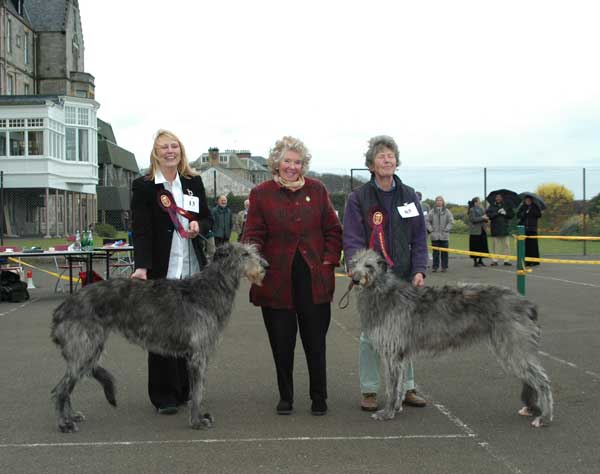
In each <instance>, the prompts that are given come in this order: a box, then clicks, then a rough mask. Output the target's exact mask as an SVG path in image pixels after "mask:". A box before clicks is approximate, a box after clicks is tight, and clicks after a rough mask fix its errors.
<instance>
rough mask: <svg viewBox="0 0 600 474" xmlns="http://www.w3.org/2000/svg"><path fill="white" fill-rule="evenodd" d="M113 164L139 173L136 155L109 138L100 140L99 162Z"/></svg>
mask: <svg viewBox="0 0 600 474" xmlns="http://www.w3.org/2000/svg"><path fill="white" fill-rule="evenodd" d="M100 163H105V164H113V165H115V166H119V167H121V168H124V169H126V170H129V171H135V172H136V173H139V171H140V169H139V168H138V165H137V161H135V155H134V154H133V153H131V152H130V151H128V150H126V149H125V148H121V147H120V146H119V145H116V144H115V143H112V142H109V141H108V140H99V141H98V164H100Z"/></svg>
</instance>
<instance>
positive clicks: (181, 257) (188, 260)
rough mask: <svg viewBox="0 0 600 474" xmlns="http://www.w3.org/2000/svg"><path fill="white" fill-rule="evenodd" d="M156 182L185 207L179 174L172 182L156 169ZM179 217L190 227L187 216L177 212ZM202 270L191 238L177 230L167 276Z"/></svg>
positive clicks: (176, 202)
mask: <svg viewBox="0 0 600 474" xmlns="http://www.w3.org/2000/svg"><path fill="white" fill-rule="evenodd" d="M154 183H155V184H162V185H163V186H164V188H165V189H166V190H167V191H169V192H170V193H171V194H172V195H173V199H175V204H177V207H183V187H182V186H181V178H180V177H179V174H178V175H177V177H176V178H175V179H174V180H173V182H172V183H170V182H169V181H167V179H166V178H165V177H164V175H163V174H162V172H161V171H160V169H157V170H156V173H155V176H154ZM177 218H178V219H179V222H181V225H182V226H183V228H184V229H185V230H188V229H189V225H190V222H189V220H188V219H186V218H185V217H183V216H181V215H179V214H177ZM199 271H200V266H199V265H198V260H197V259H196V254H195V253H194V249H193V247H192V241H191V240H190V239H184V238H182V237H181V236H180V235H179V232H177V230H175V231H174V232H173V240H172V241H171V253H170V255H169V269H168V270H167V278H172V279H179V278H185V277H187V276H190V275H193V274H194V273H198V272H199Z"/></svg>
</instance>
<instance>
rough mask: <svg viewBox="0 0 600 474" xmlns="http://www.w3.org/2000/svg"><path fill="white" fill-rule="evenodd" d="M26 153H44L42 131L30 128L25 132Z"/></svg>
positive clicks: (36, 154)
mask: <svg viewBox="0 0 600 474" xmlns="http://www.w3.org/2000/svg"><path fill="white" fill-rule="evenodd" d="M27 144H28V146H29V149H28V154H29V155H34V156H39V155H43V154H44V132H42V131H41V130H36V131H33V130H30V131H28V132H27Z"/></svg>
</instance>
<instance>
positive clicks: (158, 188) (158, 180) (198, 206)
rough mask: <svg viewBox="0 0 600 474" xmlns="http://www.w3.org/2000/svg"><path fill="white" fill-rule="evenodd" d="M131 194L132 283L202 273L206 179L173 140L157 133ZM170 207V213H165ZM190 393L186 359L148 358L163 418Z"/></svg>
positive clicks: (151, 388) (207, 219)
mask: <svg viewBox="0 0 600 474" xmlns="http://www.w3.org/2000/svg"><path fill="white" fill-rule="evenodd" d="M132 191H133V193H132V199H131V211H132V230H133V244H134V261H135V271H134V272H133V274H132V275H131V277H132V278H140V279H142V280H145V279H158V278H185V277H187V276H189V275H191V274H193V273H196V272H198V271H200V269H201V268H202V266H204V265H205V263H206V257H205V256H204V253H203V250H202V241H201V237H199V235H200V234H203V233H206V232H208V231H209V230H210V229H211V228H212V216H211V213H210V211H209V209H208V206H207V204H206V194H205V192H204V185H203V184H202V178H200V176H198V175H196V173H195V171H194V170H193V169H192V168H190V166H189V164H188V160H187V157H186V154H185V149H184V147H183V144H182V143H181V142H180V140H179V139H178V138H177V137H176V136H175V134H173V133H171V132H169V131H166V130H159V131H158V132H157V134H156V137H155V139H154V144H153V146H152V153H151V154H150V171H149V173H148V175H146V176H142V177H140V178H137V179H136V180H135V181H133V183H132ZM167 192H168V193H167ZM161 196H162V197H163V199H160V198H161ZM165 196H166V198H165ZM175 206H177V207H179V208H182V209H184V210H185V211H187V213H185V214H186V216H185V217H184V216H183V215H180V214H178V213H176V212H173V210H174V207H175ZM168 207H171V211H172V212H170V213H169V212H167V208H168ZM177 316H178V315H177V314H173V317H174V318H175V317H177ZM189 390H190V389H189V381H188V372H187V363H186V360H185V359H184V358H174V357H165V356H162V355H159V354H155V353H152V352H150V353H149V354H148V393H149V395H150V401H151V402H152V404H153V405H154V406H155V407H156V409H157V410H158V412H159V413H161V414H173V413H176V412H177V406H178V405H182V404H184V403H186V402H187V400H188V399H189Z"/></svg>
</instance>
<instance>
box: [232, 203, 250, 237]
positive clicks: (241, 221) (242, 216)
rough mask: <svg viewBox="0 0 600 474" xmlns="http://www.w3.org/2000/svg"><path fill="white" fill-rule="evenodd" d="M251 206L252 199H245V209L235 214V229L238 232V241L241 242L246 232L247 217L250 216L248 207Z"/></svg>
mask: <svg viewBox="0 0 600 474" xmlns="http://www.w3.org/2000/svg"><path fill="white" fill-rule="evenodd" d="M249 208H250V199H246V200H245V201H244V209H242V210H241V211H240V212H238V213H237V214H236V216H235V223H234V225H233V230H234V231H235V232H237V234H238V241H240V242H241V240H242V234H243V233H244V226H245V225H246V219H247V217H248V209H249Z"/></svg>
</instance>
